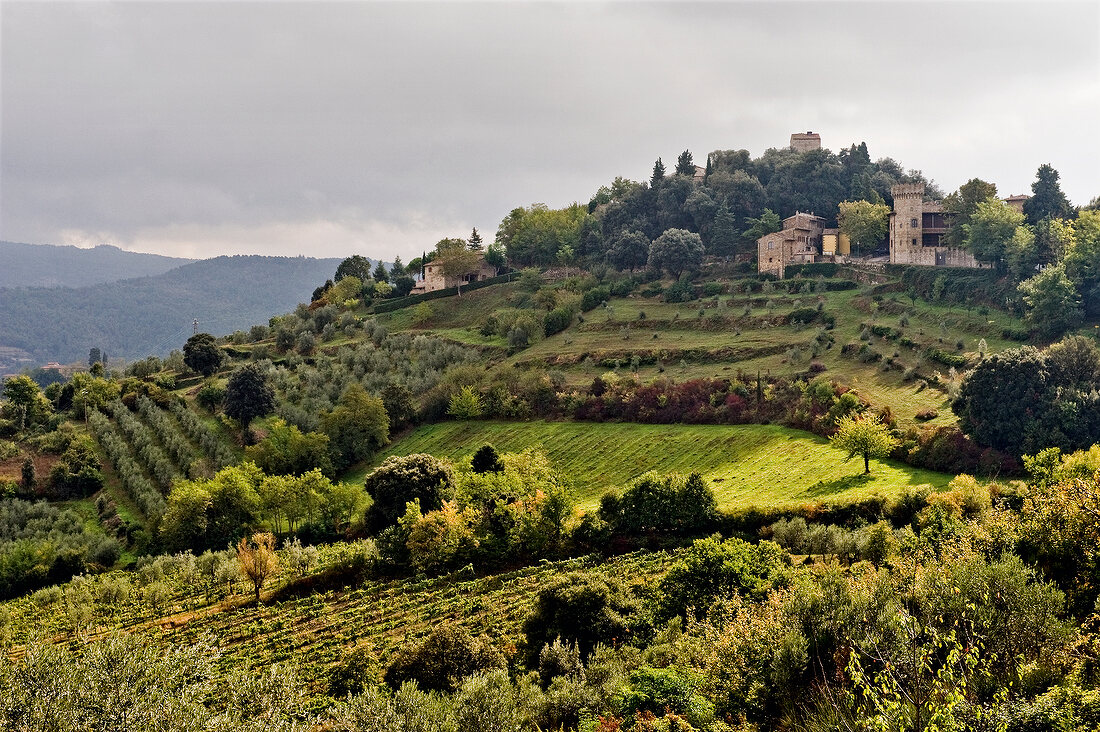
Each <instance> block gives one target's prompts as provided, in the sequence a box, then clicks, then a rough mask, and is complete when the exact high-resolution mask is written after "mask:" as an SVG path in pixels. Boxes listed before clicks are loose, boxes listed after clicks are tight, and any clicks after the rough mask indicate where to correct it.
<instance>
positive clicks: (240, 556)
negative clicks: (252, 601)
mask: <svg viewBox="0 0 1100 732" xmlns="http://www.w3.org/2000/svg"><path fill="white" fill-rule="evenodd" d="M237 561H238V562H240V565H241V572H243V573H244V575H245V577H248V580H249V581H250V582H251V583H252V587H253V589H254V590H255V591H256V604H257V605H259V604H260V589H261V588H262V587H263V586H264V582H266V581H267V580H268V578H269V577H271V576H272V575H273V574H275V572H276V571H277V570H278V569H279V559H278V557H276V556H275V537H274V536H272V535H271V534H266V533H263V534H253V535H252V540H251V541H249V539H248V537H245V538H243V539H241V543H240V544H238V545H237Z"/></svg>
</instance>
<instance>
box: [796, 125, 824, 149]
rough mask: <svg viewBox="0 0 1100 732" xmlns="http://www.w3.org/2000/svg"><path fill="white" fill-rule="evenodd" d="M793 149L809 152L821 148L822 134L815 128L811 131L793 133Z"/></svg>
mask: <svg viewBox="0 0 1100 732" xmlns="http://www.w3.org/2000/svg"><path fill="white" fill-rule="evenodd" d="M791 149H792V150H794V151H795V152H800V153H802V152H809V151H810V150H820V149H821V135H819V134H817V133H816V132H814V131H813V130H810V131H809V132H806V133H802V132H795V133H794V134H792V135H791Z"/></svg>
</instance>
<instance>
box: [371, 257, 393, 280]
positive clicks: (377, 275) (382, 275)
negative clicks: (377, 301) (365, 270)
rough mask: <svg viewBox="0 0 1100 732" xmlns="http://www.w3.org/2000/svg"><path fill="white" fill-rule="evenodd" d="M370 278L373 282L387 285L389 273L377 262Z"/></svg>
mask: <svg viewBox="0 0 1100 732" xmlns="http://www.w3.org/2000/svg"><path fill="white" fill-rule="evenodd" d="M372 277H373V278H374V281H375V282H386V283H388V282H389V281H390V273H389V272H388V271H386V266H385V265H384V264H382V263H381V262H379V263H378V266H377V267H375V268H374V273H373V275H372Z"/></svg>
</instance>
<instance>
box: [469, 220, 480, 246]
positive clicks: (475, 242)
mask: <svg viewBox="0 0 1100 732" xmlns="http://www.w3.org/2000/svg"><path fill="white" fill-rule="evenodd" d="M467 242H468V245H469V247H470V251H471V252H480V251H481V234H479V233H477V227H476V226H475V227H474V230H473V231H471V232H470V238H469V239H468V240H467Z"/></svg>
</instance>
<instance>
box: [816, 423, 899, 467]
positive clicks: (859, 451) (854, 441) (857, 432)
mask: <svg viewBox="0 0 1100 732" xmlns="http://www.w3.org/2000/svg"><path fill="white" fill-rule="evenodd" d="M829 439H830V441H831V442H832V443H833V447H836V448H838V449H840V450H847V451H848V457H847V458H845V459H846V460H851V459H852V458H854V457H855V456H856V455H860V456H862V457H863V474H864V475H866V474H868V473H870V472H871V458H882V457H886V456H887V455H889V454H890V452H891V451H892V450H893V449H894V448H895V447H897V446H898V444H900V443H899V442H898V440H897V438H895V437H894V436H893V435H892V434H890V428H889V427H887V426H886V425H884V424H883V423H882V421H881V420H880V419H879V418H878V415H875V414H871V413H869V412H864V413H863V414H857V415H854V416H852V415H848V416H846V417H842V418H841V419H840V421H839V422H837V430H836V434H835V435H833V436H832V437H830V438H829Z"/></svg>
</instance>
